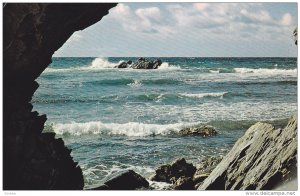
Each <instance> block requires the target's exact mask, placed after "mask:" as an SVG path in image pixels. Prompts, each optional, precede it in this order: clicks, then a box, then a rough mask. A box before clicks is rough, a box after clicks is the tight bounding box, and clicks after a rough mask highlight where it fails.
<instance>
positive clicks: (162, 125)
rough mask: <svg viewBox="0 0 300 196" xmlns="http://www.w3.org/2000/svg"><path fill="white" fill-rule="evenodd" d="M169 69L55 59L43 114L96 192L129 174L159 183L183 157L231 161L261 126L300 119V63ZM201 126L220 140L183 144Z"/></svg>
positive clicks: (230, 61) (189, 62)
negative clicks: (159, 171)
mask: <svg viewBox="0 0 300 196" xmlns="http://www.w3.org/2000/svg"><path fill="white" fill-rule="evenodd" d="M156 58H158V57H155V58H149V59H152V60H154V59H156ZM160 59H161V60H162V61H163V64H162V66H161V67H160V68H159V69H156V70H137V69H131V68H126V69H117V68H114V67H115V66H116V65H118V64H119V63H120V62H122V61H128V60H133V61H135V60H137V58H136V57H123V58H122V57H120V58H119V57H118V58H113V57H109V58H95V57H85V58H79V57H74V58H73V57H72V58H71V57H54V58H53V59H52V61H53V62H52V64H51V65H50V66H49V67H48V68H47V69H46V70H45V71H44V72H43V73H42V74H41V76H40V77H39V78H38V79H37V81H38V83H39V84H40V87H39V88H38V90H37V91H36V92H35V94H34V97H33V99H32V104H33V106H34V110H36V111H38V112H39V113H40V114H47V117H48V120H47V122H46V125H45V128H44V131H54V132H55V133H56V137H61V138H63V140H64V141H65V144H66V146H67V147H69V148H70V149H72V153H71V155H72V156H73V158H74V160H75V161H77V162H78V163H79V165H80V167H81V168H82V171H83V175H84V181H85V186H86V187H90V186H94V185H97V184H101V183H103V182H105V181H106V180H107V179H108V178H110V177H111V176H112V175H114V173H116V172H119V171H121V170H128V169H133V170H134V171H136V172H137V173H139V174H141V175H142V176H144V177H145V178H146V179H148V180H149V178H150V176H151V175H153V174H154V171H155V169H156V168H157V167H159V166H160V165H163V164H167V163H170V162H172V161H174V160H176V159H178V158H182V157H183V158H185V159H186V160H187V162H191V163H193V164H194V165H196V166H197V164H198V163H199V162H200V161H201V160H204V159H206V158H208V157H210V156H224V155H226V153H227V152H228V151H229V150H230V149H231V147H232V146H233V145H234V143H235V142H236V141H237V139H238V138H239V137H241V136H242V135H243V134H244V132H245V131H246V130H247V128H249V127H250V126H251V125H252V124H254V123H255V122H257V121H264V122H270V123H273V124H274V125H276V126H279V127H283V126H284V125H285V124H286V123H287V119H288V118H289V117H290V116H291V115H292V113H294V112H296V111H297V58H197V57H195V58H193V57H191V58H178V57H176V58H175V57H174V58H171V57H170V58H160ZM194 125H210V126H213V127H214V128H215V129H216V130H217V131H218V133H219V134H218V135H216V136H212V137H205V138H203V137H201V136H186V137H183V136H180V135H179V134H178V132H179V131H180V130H181V129H182V128H185V127H191V126H194ZM150 184H152V185H153V186H154V187H155V186H156V188H158V189H159V188H161V187H163V186H166V184H164V183H154V182H150Z"/></svg>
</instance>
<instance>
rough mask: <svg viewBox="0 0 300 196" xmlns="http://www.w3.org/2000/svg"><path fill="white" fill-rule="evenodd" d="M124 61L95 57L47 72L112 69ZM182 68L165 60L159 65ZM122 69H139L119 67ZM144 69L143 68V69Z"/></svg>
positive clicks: (46, 71) (173, 68) (160, 68)
mask: <svg viewBox="0 0 300 196" xmlns="http://www.w3.org/2000/svg"><path fill="white" fill-rule="evenodd" d="M122 62H124V61H119V62H118V63H112V62H109V61H108V60H107V59H106V58H100V57H98V58H95V59H94V60H93V61H92V63H91V64H90V65H88V66H82V67H70V68H65V69H64V68H61V69H60V68H59V69H55V68H47V69H45V71H44V72H45V73H51V72H73V71H95V70H103V69H112V68H116V66H118V65H119V64H120V63H122ZM180 69H181V68H180V67H179V66H174V65H169V63H167V62H163V63H162V64H161V66H159V67H158V69H157V70H180ZM118 70H121V71H125V70H126V71H129V70H131V71H137V70H139V69H118ZM141 70H142V69H141Z"/></svg>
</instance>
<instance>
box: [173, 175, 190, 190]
mask: <svg viewBox="0 0 300 196" xmlns="http://www.w3.org/2000/svg"><path fill="white" fill-rule="evenodd" d="M173 189H175V190H195V183H194V181H193V179H192V178H191V177H180V178H178V180H176V182H175V183H174V184H173Z"/></svg>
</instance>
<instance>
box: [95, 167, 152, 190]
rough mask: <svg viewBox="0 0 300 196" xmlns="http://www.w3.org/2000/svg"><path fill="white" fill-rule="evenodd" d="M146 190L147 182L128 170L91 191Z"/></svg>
mask: <svg viewBox="0 0 300 196" xmlns="http://www.w3.org/2000/svg"><path fill="white" fill-rule="evenodd" d="M148 188H149V182H148V181H147V180H146V179H145V178H143V177H142V176H141V175H139V174H137V173H136V172H134V171H133V170H128V171H125V172H121V173H117V174H116V175H115V176H114V177H112V178H111V179H110V180H108V181H106V182H105V183H104V185H101V186H99V187H97V188H94V189H93V190H136V189H148Z"/></svg>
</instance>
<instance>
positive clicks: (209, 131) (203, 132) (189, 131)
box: [179, 126, 217, 137]
mask: <svg viewBox="0 0 300 196" xmlns="http://www.w3.org/2000/svg"><path fill="white" fill-rule="evenodd" d="M179 134H180V135H183V136H189V135H192V136H195V135H198V136H202V137H209V136H213V135H216V134H217V131H216V130H215V129H214V128H213V127H210V126H201V127H190V128H184V129H182V130H180V131H179Z"/></svg>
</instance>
